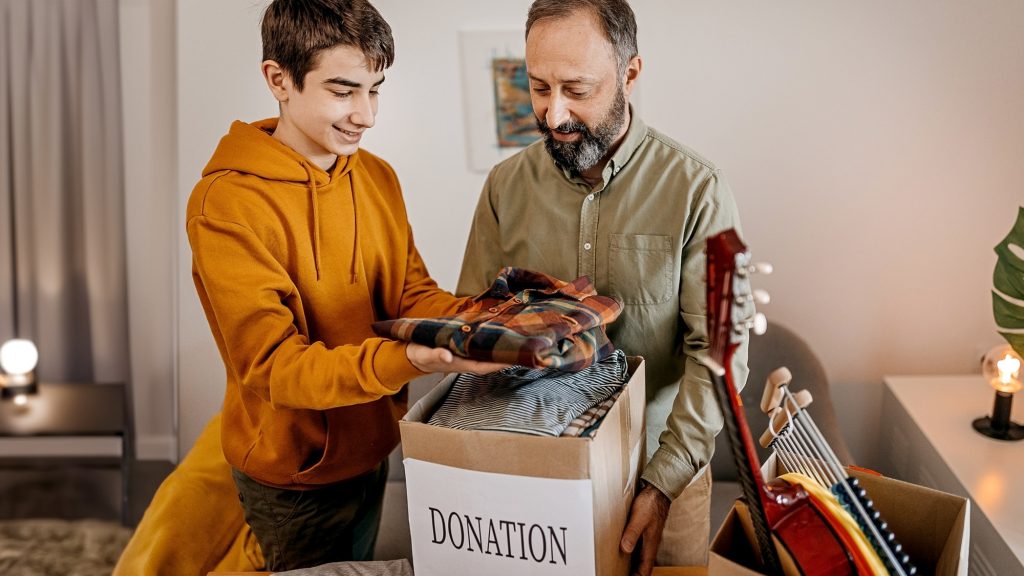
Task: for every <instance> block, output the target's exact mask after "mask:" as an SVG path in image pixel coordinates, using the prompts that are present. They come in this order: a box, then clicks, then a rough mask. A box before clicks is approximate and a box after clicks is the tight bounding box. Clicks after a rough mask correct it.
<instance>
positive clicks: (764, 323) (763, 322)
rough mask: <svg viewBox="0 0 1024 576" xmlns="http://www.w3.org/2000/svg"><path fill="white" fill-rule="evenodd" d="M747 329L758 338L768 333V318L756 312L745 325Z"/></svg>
mask: <svg viewBox="0 0 1024 576" xmlns="http://www.w3.org/2000/svg"><path fill="white" fill-rule="evenodd" d="M747 327H748V328H750V329H751V330H753V331H754V334H757V335H758V336H760V335H762V334H764V333H765V332H767V331H768V318H767V317H766V316H765V315H764V314H761V313H760V312H758V313H757V314H754V319H753V320H751V321H750V322H748V323H747Z"/></svg>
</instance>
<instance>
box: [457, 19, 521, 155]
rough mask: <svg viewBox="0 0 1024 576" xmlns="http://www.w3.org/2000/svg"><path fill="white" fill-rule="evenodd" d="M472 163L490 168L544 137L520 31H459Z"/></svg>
mask: <svg viewBox="0 0 1024 576" xmlns="http://www.w3.org/2000/svg"><path fill="white" fill-rule="evenodd" d="M459 40H460V49H461V52H462V85H463V96H464V102H465V105H464V109H465V121H466V151H467V155H468V161H469V167H470V169H471V170H474V171H477V172H487V171H489V170H490V169H491V167H492V166H494V165H495V164H496V163H498V162H499V161H501V160H503V159H505V158H508V157H509V156H511V155H512V154H515V153H516V152H518V151H519V150H522V149H523V147H525V146H528V145H529V144H530V143H532V142H533V141H534V140H537V139H538V138H540V132H538V131H537V126H536V122H535V120H534V116H533V107H532V106H531V104H530V86H529V81H528V79H527V76H526V60H525V58H524V56H525V44H526V42H525V40H524V38H523V32H522V31H519V30H516V31H513V30H505V31H495V30H478V31H464V32H462V33H461V34H460V38H459Z"/></svg>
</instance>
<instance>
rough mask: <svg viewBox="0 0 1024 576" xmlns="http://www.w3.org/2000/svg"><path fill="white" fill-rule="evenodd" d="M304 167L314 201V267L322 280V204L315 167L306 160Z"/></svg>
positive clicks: (318, 278)
mask: <svg viewBox="0 0 1024 576" xmlns="http://www.w3.org/2000/svg"><path fill="white" fill-rule="evenodd" d="M302 167H303V168H305V169H306V175H307V176H308V177H309V191H310V194H312V201H313V267H314V268H316V279H317V280H320V206H319V204H320V203H319V200H317V197H316V196H317V194H316V175H315V174H314V173H313V168H312V167H310V165H309V164H306V163H305V162H303V163H302Z"/></svg>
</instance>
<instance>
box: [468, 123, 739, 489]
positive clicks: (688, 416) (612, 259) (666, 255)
mask: <svg viewBox="0 0 1024 576" xmlns="http://www.w3.org/2000/svg"><path fill="white" fill-rule="evenodd" d="M631 110H632V109H631ZM631 116H632V122H631V125H630V127H629V129H628V130H627V132H626V134H625V136H624V137H623V140H622V142H621V144H620V145H619V147H618V149H617V150H616V151H615V153H614V155H613V156H612V158H611V160H610V161H609V162H608V164H607V165H606V166H605V168H604V172H603V174H602V178H603V182H602V183H599V184H598V185H597V186H595V187H593V188H591V186H590V185H588V184H587V183H586V182H585V181H584V180H583V179H582V178H571V177H569V175H568V174H567V173H565V172H563V171H562V170H560V169H559V168H558V167H556V166H555V164H554V161H553V160H552V159H551V156H550V155H549V154H548V152H547V150H546V149H545V147H544V143H543V141H537V142H535V143H533V144H532V145H530V146H528V147H527V148H526V149H524V150H523V151H522V152H519V153H518V154H516V155H515V156H512V157H511V158H508V159H507V160H505V161H503V162H501V163H499V164H498V165H496V166H495V167H494V168H493V169H492V170H491V173H490V175H489V176H488V177H487V181H486V183H485V184H484V188H483V191H482V192H481V194H480V200H479V203H478V205H477V208H476V214H475V215H474V217H473V226H472V230H471V231H470V234H469V241H468V242H467V245H466V254H465V258H464V260H463V264H462V275H461V277H460V279H459V285H458V288H457V292H458V293H459V294H464V295H468V294H478V293H480V292H482V291H483V290H485V289H487V287H488V286H490V284H491V281H492V280H493V279H494V276H495V275H496V274H497V272H498V270H499V269H500V268H501V267H502V266H518V267H522V268H528V269H532V270H537V271H540V272H544V273H546V274H550V275H552V276H555V277H557V278H561V279H564V280H572V279H575V278H577V277H579V276H584V275H586V276H589V277H590V279H591V280H592V281H593V282H594V284H595V286H596V288H597V291H598V293H600V294H604V295H607V296H612V297H614V298H617V299H619V300H621V301H622V303H623V305H624V306H623V312H622V314H621V316H620V317H619V318H618V320H616V321H615V322H613V323H612V324H610V325H609V326H608V335H609V337H610V338H611V340H612V342H613V343H614V344H615V345H616V346H617V347H618V348H621V349H622V350H624V351H625V352H626V353H627V354H630V355H639V356H643V357H644V358H645V359H646V362H647V402H648V409H647V436H648V439H649V440H648V444H649V445H648V450H649V455H650V461H649V462H648V463H647V465H646V468H645V470H644V473H643V476H642V477H643V479H644V480H645V481H647V482H648V483H650V484H652V485H654V486H655V487H656V488H658V489H659V490H661V491H662V492H663V493H664V494H665V495H667V496H668V497H669V498H672V499H675V498H676V497H678V496H679V494H680V493H681V492H682V491H683V489H684V488H685V487H686V486H687V485H688V484H689V483H690V481H691V480H692V479H693V478H694V477H695V476H696V475H697V473H698V472H699V471H700V470H701V469H702V468H703V467H704V466H706V465H707V464H708V462H709V461H710V459H711V455H712V453H713V451H714V437H715V434H717V433H718V431H719V430H720V429H721V428H722V414H721V411H720V410H719V408H718V402H717V401H716V400H715V395H714V390H713V389H712V385H711V382H710V381H709V379H708V375H707V371H706V369H705V368H704V367H703V366H701V365H699V364H698V363H697V362H696V358H698V357H699V356H700V355H702V354H705V353H706V351H707V348H708V337H707V326H706V320H705V313H704V311H705V308H706V306H705V302H706V294H705V282H704V277H705V258H704V245H705V238H707V237H708V236H709V235H712V234H715V233H717V232H720V231H722V230H725V229H728V228H737V229H738V228H739V217H738V214H737V211H736V205H735V202H734V200H733V198H732V194H731V192H730V191H729V188H728V186H727V185H726V183H725V181H724V180H723V178H722V175H721V173H720V172H719V171H718V169H716V168H715V167H714V165H712V164H711V163H710V162H708V161H707V160H704V159H703V158H701V157H700V156H698V155H697V154H696V153H694V152H693V151H691V150H689V149H687V148H685V147H683V146H681V145H679V144H678V143H676V142H675V141H673V140H671V139H669V138H667V137H665V136H664V135H662V134H660V133H659V132H657V131H655V130H653V129H651V128H648V127H647V126H646V125H645V124H644V123H643V121H642V120H640V118H638V117H637V116H635V115H631ZM745 311H746V310H745ZM749 312H750V313H751V314H752V313H753V308H752V306H750V307H749ZM746 341H747V339H746V334H745V333H744V334H743V338H742V344H741V345H740V348H739V349H738V350H737V353H736V354H735V355H734V362H733V378H734V382H735V383H736V384H737V386H742V385H743V383H744V382H745V381H746V375H747V369H746V357H747V353H746ZM677 384H678V385H679V386H678V390H679V391H680V393H678V394H676V393H675V391H676V389H677V386H676V385H677ZM655 438H656V439H657V441H656V442H655V441H654V439H655ZM655 445H656V446H657V449H656V450H655V449H654V446H655Z"/></svg>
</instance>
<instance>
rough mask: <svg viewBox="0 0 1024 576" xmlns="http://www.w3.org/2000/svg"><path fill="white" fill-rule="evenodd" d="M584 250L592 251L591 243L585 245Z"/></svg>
mask: <svg viewBox="0 0 1024 576" xmlns="http://www.w3.org/2000/svg"><path fill="white" fill-rule="evenodd" d="M583 249H584V250H590V242H585V243H584V244H583Z"/></svg>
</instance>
